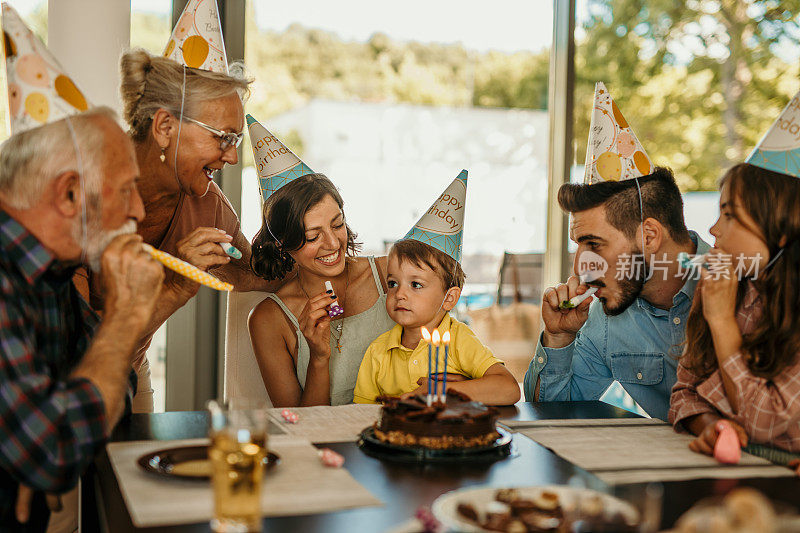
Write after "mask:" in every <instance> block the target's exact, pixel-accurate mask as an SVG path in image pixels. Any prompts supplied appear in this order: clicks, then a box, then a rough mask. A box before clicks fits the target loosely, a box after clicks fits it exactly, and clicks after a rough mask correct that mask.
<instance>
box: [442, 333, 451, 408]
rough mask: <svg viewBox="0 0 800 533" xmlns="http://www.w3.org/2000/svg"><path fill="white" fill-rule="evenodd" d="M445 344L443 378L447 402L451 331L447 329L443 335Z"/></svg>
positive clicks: (444, 400) (445, 401)
mask: <svg viewBox="0 0 800 533" xmlns="http://www.w3.org/2000/svg"><path fill="white" fill-rule="evenodd" d="M442 344H444V377H443V378H442V401H443V402H444V403H447V352H448V350H449V348H450V332H449V331H445V332H444V334H443V335H442Z"/></svg>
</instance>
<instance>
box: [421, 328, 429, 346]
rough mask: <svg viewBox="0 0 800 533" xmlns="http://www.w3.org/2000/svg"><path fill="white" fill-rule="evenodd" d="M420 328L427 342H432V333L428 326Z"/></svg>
mask: <svg viewBox="0 0 800 533" xmlns="http://www.w3.org/2000/svg"><path fill="white" fill-rule="evenodd" d="M420 330H421V331H422V338H423V339H424V340H425V342H431V333H430V332H429V331H428V328H426V327H425V326H422V327H421V328H420Z"/></svg>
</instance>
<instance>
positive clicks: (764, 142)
mask: <svg viewBox="0 0 800 533" xmlns="http://www.w3.org/2000/svg"><path fill="white" fill-rule="evenodd" d="M745 162H746V163H750V164H751V165H756V166H758V167H761V168H766V169H767V170H774V171H775V172H780V173H782V174H787V175H789V176H794V177H795V178H800V92H798V93H797V94H796V95H794V98H792V99H791V100H790V101H789V104H788V105H787V106H786V107H785V108H784V109H783V112H781V114H780V116H779V117H778V120H776V121H775V123H774V124H772V127H771V128H770V129H769V130H768V131H767V134H766V135H764V138H763V139H761V141H760V142H759V143H758V144H757V145H756V147H755V149H754V150H753V153H752V154H750V157H748V158H747V160H746V161H745Z"/></svg>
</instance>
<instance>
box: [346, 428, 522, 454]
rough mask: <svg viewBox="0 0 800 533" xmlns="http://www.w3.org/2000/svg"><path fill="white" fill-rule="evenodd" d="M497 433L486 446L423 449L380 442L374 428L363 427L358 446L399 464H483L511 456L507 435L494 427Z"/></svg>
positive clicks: (509, 441)
mask: <svg viewBox="0 0 800 533" xmlns="http://www.w3.org/2000/svg"><path fill="white" fill-rule="evenodd" d="M497 432H498V433H499V434H500V435H499V436H498V437H497V439H496V440H495V441H494V442H492V443H491V444H488V445H486V446H473V447H470V448H449V449H446V450H434V449H431V448H425V447H423V446H398V445H397V444H391V443H388V442H383V441H382V440H380V439H379V438H378V437H377V436H376V435H375V428H374V427H373V426H370V427H368V428H364V430H363V431H362V432H361V436H360V438H359V439H358V447H359V448H361V450H362V451H363V452H364V453H366V454H367V455H369V456H370V457H375V458H376V459H385V460H387V461H396V462H400V463H463V462H464V461H469V462H487V461H498V460H500V459H505V458H506V457H508V456H509V455H510V454H511V433H509V432H508V431H506V430H505V429H503V428H499V427H498V428H497Z"/></svg>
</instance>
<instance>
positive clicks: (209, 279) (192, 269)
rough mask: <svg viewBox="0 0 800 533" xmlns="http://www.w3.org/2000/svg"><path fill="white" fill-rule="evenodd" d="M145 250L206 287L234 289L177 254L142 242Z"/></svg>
mask: <svg viewBox="0 0 800 533" xmlns="http://www.w3.org/2000/svg"><path fill="white" fill-rule="evenodd" d="M142 246H143V247H144V249H145V251H146V252H148V253H149V254H150V255H151V256H152V257H153V259H155V260H156V261H158V262H159V263H161V264H162V265H164V266H165V267H167V268H169V269H170V270H174V271H175V272H177V273H178V274H180V275H181V276H184V277H186V278H189V279H190V280H192V281H196V282H197V283H200V284H201V285H205V286H206V287H211V288H212V289H216V290H218V291H232V290H233V285H231V284H230V283H225V282H224V281H220V280H219V279H217V278H215V277H214V276H212V275H211V274H209V273H208V272H203V271H202V270H200V269H199V268H197V267H196V266H194V265H191V264H189V263H187V262H186V261H182V260H180V259H178V258H177V257H175V256H172V255H170V254H168V253H166V252H162V251H161V250H157V249H155V248H153V247H152V246H150V245H149V244H142Z"/></svg>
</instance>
